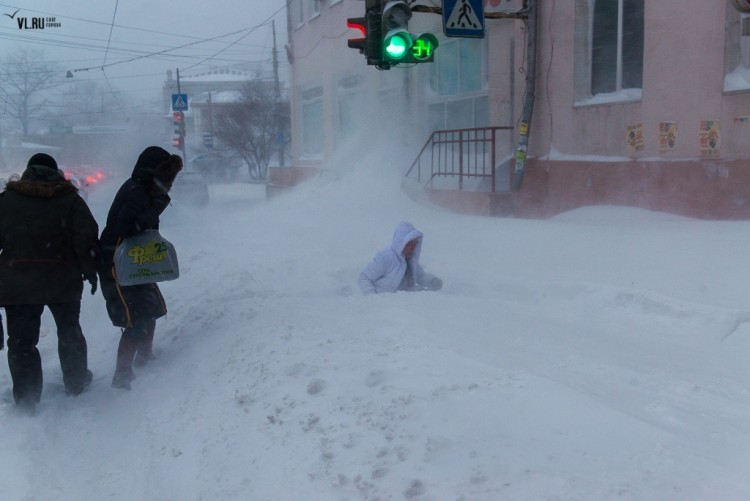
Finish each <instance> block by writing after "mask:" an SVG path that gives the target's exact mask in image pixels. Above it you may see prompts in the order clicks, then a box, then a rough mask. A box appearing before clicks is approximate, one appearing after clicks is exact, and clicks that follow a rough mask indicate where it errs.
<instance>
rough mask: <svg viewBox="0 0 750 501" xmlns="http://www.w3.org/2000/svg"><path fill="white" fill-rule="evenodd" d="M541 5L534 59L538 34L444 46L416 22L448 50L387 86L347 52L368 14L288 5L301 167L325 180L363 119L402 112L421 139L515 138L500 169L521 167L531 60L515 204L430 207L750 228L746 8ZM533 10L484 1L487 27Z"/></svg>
mask: <svg viewBox="0 0 750 501" xmlns="http://www.w3.org/2000/svg"><path fill="white" fill-rule="evenodd" d="M530 2H534V5H535V6H536V8H537V16H536V33H537V36H536V38H535V40H534V41H533V42H534V44H529V39H528V36H527V35H528V33H529V30H528V24H527V20H516V19H501V18H490V17H488V18H486V19H485V27H486V36H485V38H483V39H463V38H451V39H449V38H446V37H444V36H443V35H442V18H441V16H438V15H434V14H427V13H415V14H414V16H413V17H412V20H411V22H410V29H411V28H412V27H413V28H414V30H415V31H419V30H423V31H430V32H432V33H435V34H437V35H438V37H439V39H440V47H439V48H438V50H437V51H436V56H435V62H434V63H428V64H419V65H413V66H412V67H407V68H400V67H399V68H394V69H392V70H390V71H377V70H376V69H375V68H374V67H372V66H367V65H366V64H365V60H364V58H363V56H362V55H360V54H358V53H357V51H355V50H353V49H350V48H348V47H347V43H346V40H347V38H354V37H356V33H352V32H351V30H348V29H346V26H345V23H346V19H347V18H348V17H355V16H362V15H363V12H364V2H362V1H359V0H290V1H289V3H288V15H289V22H290V30H289V33H290V50H289V53H290V60H291V63H292V65H291V68H292V87H291V89H292V90H291V98H292V147H293V163H294V165H296V166H300V167H315V166H321V165H324V164H325V162H326V161H328V160H329V159H330V158H332V156H333V155H334V154H335V151H336V149H337V147H339V145H340V144H342V143H343V142H344V141H345V140H346V138H347V136H348V135H351V134H356V133H357V132H358V129H359V128H361V127H368V126H369V124H370V123H373V121H368V120H362V119H361V117H362V115H363V114H366V115H368V116H370V115H371V116H373V117H376V116H377V115H378V113H381V114H382V113H383V112H386V113H395V110H402V111H403V110H406V112H405V113H404V117H405V118H404V120H405V121H406V122H407V123H408V124H409V129H410V130H412V131H414V132H415V133H416V134H421V135H422V137H428V136H429V134H430V133H431V132H432V131H434V130H441V129H461V128H469V127H486V126H508V125H510V126H513V127H514V131H513V133H512V137H510V138H509V140H508V141H507V143H508V144H507V147H506V148H505V149H504V150H503V152H501V155H500V156H499V158H500V159H502V158H507V157H508V155H510V157H511V158H512V157H514V156H515V153H514V148H515V145H516V143H517V141H518V132H519V130H520V127H519V122H520V118H521V116H522V112H523V107H524V97H525V96H526V94H527V91H528V89H527V88H526V85H527V79H528V78H529V77H531V75H529V74H528V72H527V69H528V62H529V58H528V51H529V50H534V51H535V55H536V71H535V72H534V75H533V77H534V78H533V86H532V87H531V88H532V90H533V96H534V100H533V104H534V108H533V115H532V119H531V122H530V140H529V146H528V152H527V159H526V162H525V164H524V170H523V178H522V183H521V185H520V189H518V190H516V191H511V190H510V186H511V183H507V184H506V185H502V184H501V186H507V187H508V191H507V192H505V193H504V192H503V189H500V190H499V191H498V192H496V193H476V192H475V193H471V194H468V193H464V194H456V193H450V194H446V193H432V194H431V196H433V197H435V199H438V200H439V201H441V202H443V203H446V204H453V205H454V206H455V207H456V208H459V209H461V210H468V211H472V212H481V213H489V214H516V215H521V216H536V217H545V216H549V215H552V214H555V213H559V212H561V211H564V210H569V209H571V208H575V207H579V206H582V205H590V204H620V205H631V206H637V207H643V208H647V209H652V210H662V211H669V212H675V213H680V214H685V215H689V216H695V217H706V218H715V217H718V218H729V219H747V218H750V172H749V171H750V166H749V165H748V159H749V158H750V142H748V141H747V139H746V138H747V137H748V133H749V132H750V129H749V128H750V36H747V35H743V27H745V30H744V31H745V32H746V33H750V31H748V30H750V28H748V24H747V23H748V22H749V21H746V20H745V19H746V18H747V15H748V14H745V13H743V12H741V11H740V9H738V8H737V5H739V4H741V2H737V1H736V0H720V1H716V2H705V1H703V0H681V1H678V0H660V1H658V2H657V1H646V0H571V1H565V2H559V1H557V2H556V1H550V0H530ZM525 3H526V2H523V1H521V0H519V1H515V0H513V1H503V0H486V1H485V13H486V14H492V13H502V12H517V11H519V10H521V9H523V8H524V6H525ZM420 4H423V5H427V6H429V5H433V6H435V7H440V4H441V3H440V2H433V3H432V4H431V3H430V2H420ZM375 123H377V121H375ZM420 146H421V145H420ZM418 148H419V147H415V151H414V155H417V153H418ZM409 160H410V159H409ZM407 161H408V160H407ZM499 161H500V160H498V162H499ZM512 170H513V169H510V173H509V175H512ZM503 175H505V174H503ZM449 191H451V190H449ZM452 191H454V192H455V191H456V190H452Z"/></svg>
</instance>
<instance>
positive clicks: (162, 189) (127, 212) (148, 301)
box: [99, 146, 182, 327]
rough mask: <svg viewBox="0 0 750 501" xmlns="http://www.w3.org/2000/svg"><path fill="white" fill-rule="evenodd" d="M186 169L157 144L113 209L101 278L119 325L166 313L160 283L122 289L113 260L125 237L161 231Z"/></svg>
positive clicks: (141, 159) (105, 234)
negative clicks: (161, 218) (161, 221)
mask: <svg viewBox="0 0 750 501" xmlns="http://www.w3.org/2000/svg"><path fill="white" fill-rule="evenodd" d="M181 169H182V160H181V159H180V157H179V156H177V155H170V154H169V153H168V152H167V151H166V150H164V149H162V148H159V147H157V146H150V147H148V148H146V149H145V150H144V151H143V153H141V155H140V156H139V157H138V161H137V162H136V164H135V167H134V168H133V173H132V175H131V177H130V178H129V179H128V180H127V181H125V182H124V183H123V185H122V186H121V187H120V189H119V190H118V192H117V194H116V195H115V199H114V201H113V202H112V206H111V207H110V209H109V213H108V215H107V224H106V226H105V227H104V230H103V231H102V234H101V239H100V240H101V248H102V250H101V259H100V262H99V279H100V283H101V289H102V294H103V295H104V298H105V300H106V302H107V312H108V313H109V317H110V320H112V323H113V324H114V325H115V326H117V327H132V326H133V325H134V324H135V323H137V321H138V320H139V319H148V318H151V319H155V318H160V317H163V316H164V315H166V313H167V308H166V304H165V302H164V298H163V297H162V295H161V292H160V291H159V287H158V286H157V285H156V284H144V285H131V286H127V287H122V286H119V285H117V284H116V278H115V275H114V263H113V260H114V253H115V249H116V247H117V244H118V243H119V242H120V241H121V240H122V239H123V238H127V237H130V236H133V235H137V234H138V233H141V232H143V231H144V230H158V229H159V216H160V215H161V213H162V212H164V209H166V207H167V206H168V205H169V202H170V200H171V199H170V198H169V194H168V191H169V189H170V188H171V186H172V182H174V179H175V177H176V176H177V173H178V172H179V171H180V170H181Z"/></svg>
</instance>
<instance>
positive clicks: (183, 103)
mask: <svg viewBox="0 0 750 501" xmlns="http://www.w3.org/2000/svg"><path fill="white" fill-rule="evenodd" d="M187 110H188V98H187V94H172V111H187Z"/></svg>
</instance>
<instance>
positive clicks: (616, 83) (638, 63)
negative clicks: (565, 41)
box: [591, 0, 644, 95]
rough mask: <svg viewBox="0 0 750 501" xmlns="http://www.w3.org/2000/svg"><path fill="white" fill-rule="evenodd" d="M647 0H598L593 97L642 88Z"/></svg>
mask: <svg viewBox="0 0 750 501" xmlns="http://www.w3.org/2000/svg"><path fill="white" fill-rule="evenodd" d="M643 3H644V0H595V3H594V13H593V22H592V23H591V95H596V94H604V93H612V92H619V91H621V90H623V89H640V88H642V87H643V12H644V10H643Z"/></svg>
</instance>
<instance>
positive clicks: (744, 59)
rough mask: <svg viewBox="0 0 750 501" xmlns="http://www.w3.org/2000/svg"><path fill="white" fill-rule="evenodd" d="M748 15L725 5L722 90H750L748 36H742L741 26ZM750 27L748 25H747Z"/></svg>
mask: <svg viewBox="0 0 750 501" xmlns="http://www.w3.org/2000/svg"><path fill="white" fill-rule="evenodd" d="M748 23H750V16H748V15H747V14H741V13H739V12H737V10H735V9H734V8H733V7H731V6H730V7H727V16H726V29H725V32H726V40H725V49H724V90H725V91H737V90H750V36H747V35H745V36H743V35H742V31H743V26H744V25H747V24H748ZM748 28H750V26H748Z"/></svg>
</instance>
